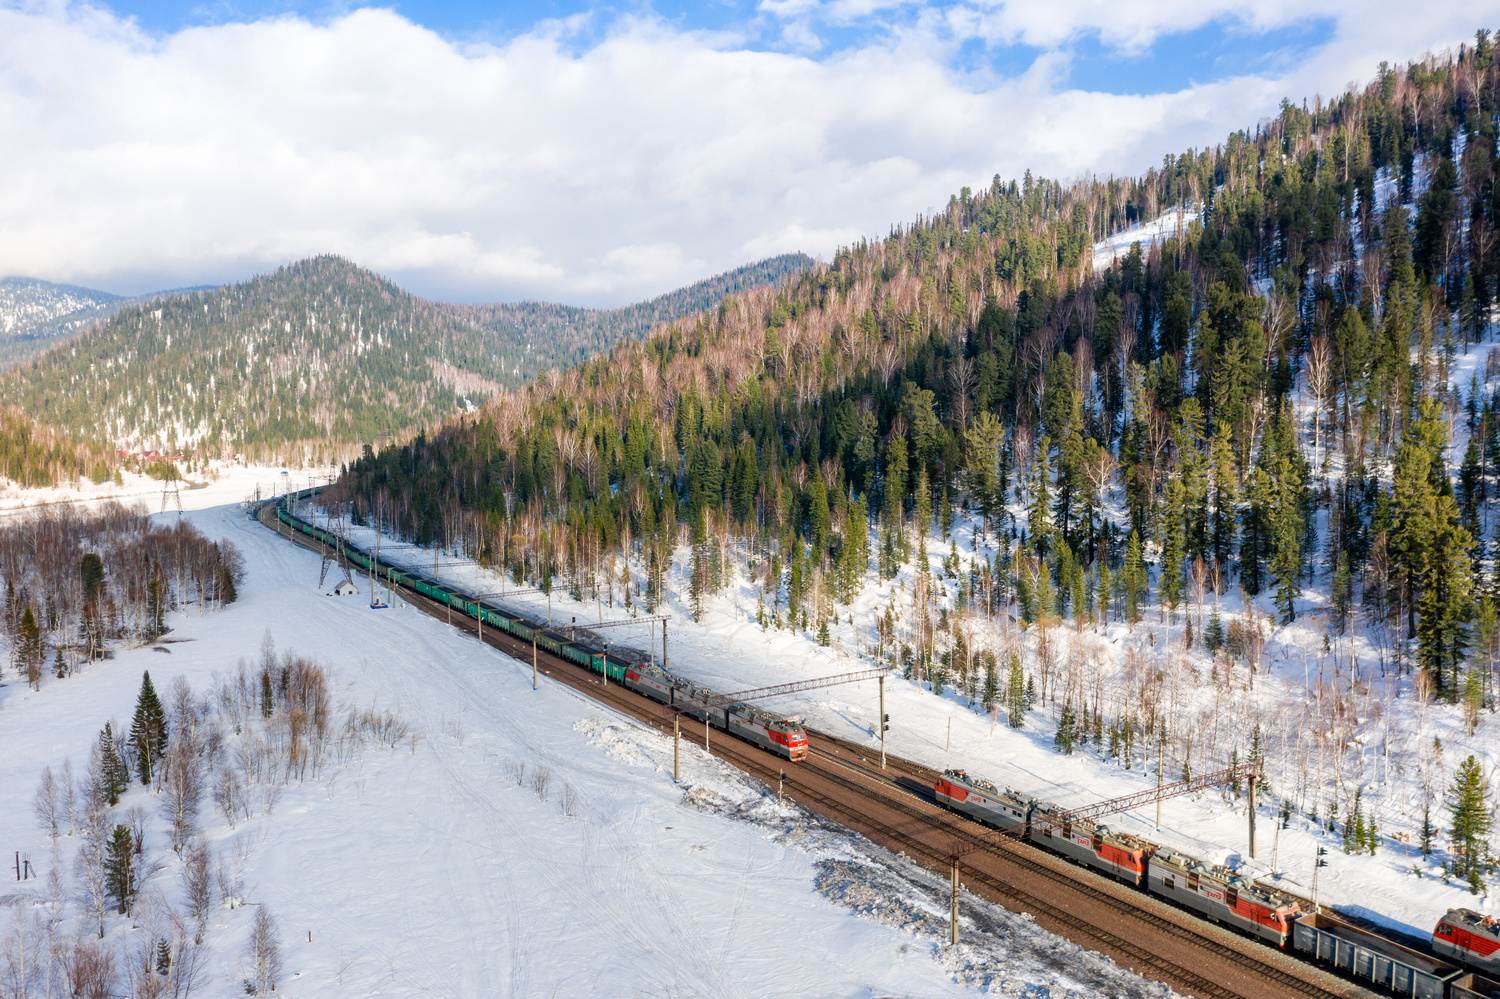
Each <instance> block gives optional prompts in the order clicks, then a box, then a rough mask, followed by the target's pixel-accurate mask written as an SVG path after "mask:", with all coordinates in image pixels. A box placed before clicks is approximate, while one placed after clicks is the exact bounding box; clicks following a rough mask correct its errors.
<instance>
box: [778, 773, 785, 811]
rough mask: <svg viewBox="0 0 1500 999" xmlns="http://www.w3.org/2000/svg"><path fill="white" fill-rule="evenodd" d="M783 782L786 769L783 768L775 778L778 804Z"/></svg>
mask: <svg viewBox="0 0 1500 999" xmlns="http://www.w3.org/2000/svg"><path fill="white" fill-rule="evenodd" d="M785 784H786V771H785V770H783V771H781V775H780V776H779V777H777V778H776V804H778V805H779V804H781V790H782V787H783V786H784V785H785Z"/></svg>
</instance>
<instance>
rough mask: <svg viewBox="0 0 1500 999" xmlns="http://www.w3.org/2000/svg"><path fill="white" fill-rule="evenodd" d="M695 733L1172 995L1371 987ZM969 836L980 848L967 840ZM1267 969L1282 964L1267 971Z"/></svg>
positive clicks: (570, 679)
mask: <svg viewBox="0 0 1500 999" xmlns="http://www.w3.org/2000/svg"><path fill="white" fill-rule="evenodd" d="M268 514H269V516H268ZM257 518H258V519H259V520H260V521H261V522H262V523H263V524H264V525H265V526H266V527H268V528H270V529H272V530H276V531H277V533H278V534H281V535H282V536H283V537H285V538H287V539H288V540H291V541H293V542H295V543H297V544H300V545H302V546H303V547H305V548H308V549H309V550H312V551H319V549H320V546H319V545H318V543H317V542H315V541H313V540H312V539H310V538H307V537H305V536H303V535H301V534H290V533H287V532H284V531H282V530H281V529H280V528H279V525H278V524H277V522H276V521H275V519H274V505H273V504H268V505H266V506H265V507H263V508H262V509H261V510H260V511H259V512H258V513H257ZM396 588H397V589H399V590H401V591H402V595H403V598H404V599H405V600H406V601H407V602H408V603H410V604H411V605H412V606H414V607H417V608H418V609H420V610H422V611H423V612H424V613H427V614H429V615H430V616H432V617H435V618H437V619H439V620H449V619H450V617H451V615H450V612H449V609H448V608H447V607H445V606H442V605H440V604H438V603H437V602H435V601H432V600H429V599H428V598H427V597H425V596H423V595H421V594H419V593H416V592H413V591H410V590H407V589H406V588H404V587H402V586H401V585H400V584H399V583H398V584H396ZM451 623H452V624H453V625H454V626H455V627H459V628H460V629H461V630H464V631H466V632H467V633H469V634H477V631H478V629H477V626H476V624H475V622H474V621H473V620H472V619H469V618H467V617H458V618H453V619H452V620H451ZM483 638H484V642H485V643H486V644H488V645H490V646H492V647H494V648H496V649H498V650H500V651H502V652H505V653H506V654H508V655H510V656H511V657H513V658H515V659H517V660H519V661H521V662H522V663H526V662H528V661H529V659H530V656H531V654H532V652H533V647H532V646H531V645H530V643H527V642H523V641H520V640H519V639H516V638H514V637H513V636H511V635H508V634H506V633H504V632H501V631H498V630H496V629H485V630H484V636H483ZM536 655H537V661H538V672H539V673H540V674H541V675H543V676H546V677H548V678H549V679H551V680H553V681H555V682H561V683H564V684H566V685H567V686H569V687H572V688H573V689H575V690H576V691H578V692H579V693H581V694H583V695H585V696H587V697H589V698H591V699H593V700H596V701H599V702H601V703H603V704H606V705H608V706H609V707H611V708H614V709H615V710H618V711H620V712H621V713H622V714H626V715H629V716H630V717H632V718H635V719H636V720H638V721H641V722H644V723H645V724H648V725H650V726H651V727H653V728H655V729H658V730H660V731H663V732H668V733H670V732H671V731H672V728H673V712H672V711H671V710H670V709H668V708H666V707H665V706H663V705H660V704H658V703H657V702H655V701H652V700H650V699H648V698H646V697H642V696H641V695H638V694H636V693H634V692H633V691H630V690H628V689H626V688H624V687H622V686H620V685H619V684H603V683H601V681H600V679H599V678H598V677H597V676H596V675H594V674H593V673H591V672H589V671H587V670H585V669H583V668H582V667H579V666H576V665H574V664H573V663H570V662H567V661H565V660H563V659H561V658H558V657H554V656H552V655H551V654H550V653H548V652H546V651H545V650H540V651H538V652H537V653H536ZM698 728H699V726H698V725H697V723H693V724H691V725H686V726H683V728H682V736H683V738H685V739H687V740H688V741H689V742H690V743H693V744H695V745H700V746H703V748H705V749H706V750H708V751H709V752H710V753H711V754H712V755H715V756H718V757H719V758H720V759H723V760H725V761H726V762H729V763H731V764H732V765H734V766H735V767H737V768H738V769H740V770H741V771H743V772H744V773H746V774H749V775H750V776H752V777H755V778H757V779H759V780H761V781H762V782H764V783H766V784H767V785H771V784H775V783H777V781H778V777H779V776H780V775H782V774H785V788H786V791H787V793H788V794H789V795H790V796H791V797H792V798H793V800H795V801H797V802H799V803H800V804H802V805H803V806H804V807H806V808H808V809H809V810H810V811H812V812H813V813H815V814H818V815H820V816H822V817H824V818H827V819H830V820H832V821H834V822H836V823H838V824H840V825H842V826H845V827H846V828H849V829H851V830H853V831H855V832H858V833H860V834H862V835H864V836H865V837H866V838H868V839H870V840H871V841H873V842H876V843H878V844H880V845H882V846H885V847H887V848H889V849H892V850H895V851H899V852H901V853H903V854H904V855H906V856H908V857H910V858H911V859H912V860H913V861H915V862H917V863H918V864H920V865H921V866H923V867H925V868H927V869H928V870H931V871H933V872H935V873H940V874H943V875H945V876H946V875H947V874H948V872H949V871H950V870H951V867H952V864H953V857H954V855H955V853H956V852H957V851H958V850H960V849H964V850H968V851H969V852H968V853H966V855H965V856H963V857H962V858H961V859H960V860H959V861H958V867H959V873H960V877H961V878H962V879H963V880H964V882H965V884H966V887H967V888H968V890H969V891H970V892H971V893H972V894H974V895H977V896H979V897H982V898H985V899H987V900H989V901H992V902H996V903H998V904H1000V905H1001V906H1003V907H1004V908H1006V909H1008V910H1011V911H1013V912H1026V913H1030V914H1031V915H1032V917H1033V918H1034V919H1035V920H1036V922H1037V924H1038V925H1040V926H1042V927H1043V928H1044V929H1047V930H1049V931H1051V932H1054V933H1056V934H1058V935H1059V936H1062V937H1064V938H1066V939H1068V940H1071V941H1073V942H1074V943H1077V944H1079V945H1080V946H1083V947H1085V948H1087V949H1089V950H1093V951H1096V952H1098V953H1101V954H1104V955H1106V956H1108V957H1110V958H1111V959H1113V960H1114V961H1116V962H1117V963H1119V964H1120V965H1122V966H1123V967H1126V968H1128V969H1130V970H1131V971H1134V972H1136V973H1137V974H1141V975H1143V976H1145V977H1148V978H1152V979H1155V980H1157V981H1160V982H1163V983H1164V984H1166V985H1168V986H1169V987H1171V988H1172V989H1174V990H1176V991H1178V992H1182V993H1184V994H1188V995H1193V996H1200V997H1204V999H1281V997H1288V999H1291V997H1300V996H1309V997H1314V999H1375V993H1372V992H1369V991H1368V990H1366V989H1362V988H1360V987H1358V986H1355V985H1353V984H1351V983H1348V982H1346V981H1344V980H1342V979H1339V978H1337V977H1335V976H1333V975H1330V974H1328V973H1326V972H1324V971H1323V970H1322V969H1320V968H1316V967H1314V966H1312V965H1307V964H1305V963H1303V962H1300V961H1296V960H1292V959H1289V958H1287V957H1286V955H1283V954H1281V953H1280V952H1277V951H1274V950H1271V949H1270V948H1266V947H1264V946H1263V945H1261V944H1258V943H1256V942H1254V941H1251V940H1249V939H1248V938H1240V937H1237V936H1236V935H1234V934H1232V933H1230V932H1228V931H1226V930H1223V929H1221V928H1219V927H1213V926H1210V925H1208V924H1206V923H1203V922H1202V921H1201V920H1198V919H1196V918H1195V917H1190V916H1185V915H1182V914H1180V913H1179V912H1178V910H1176V909H1173V908H1171V907H1169V906H1167V905H1165V903H1161V902H1160V901H1159V900H1156V899H1154V898H1151V897H1150V896H1142V895H1140V894H1139V893H1138V892H1136V891H1135V890H1133V889H1129V888H1126V887H1125V886H1123V885H1117V884H1114V883H1113V882H1109V881H1107V880H1105V879H1103V878H1102V877H1100V876H1098V875H1095V874H1094V873H1093V872H1089V871H1084V870H1083V869H1082V868H1074V867H1070V866H1068V865H1067V863H1066V861H1064V860H1063V859H1062V858H1053V857H1052V856H1050V855H1048V854H1045V853H1043V852H1041V851H1039V850H1036V849H1035V848H1033V847H1030V846H1029V845H1026V844H1022V843H1019V842H1011V843H1006V842H1003V841H1002V840H1001V839H1000V837H998V836H997V835H996V832H995V830H991V829H988V828H986V827H982V826H979V825H978V824H976V823H973V822H971V821H969V820H968V819H966V818H964V817H961V816H959V815H957V814H955V813H953V812H949V811H947V810H945V809H942V808H941V806H939V805H937V804H936V802H935V801H933V799H932V798H931V795H930V792H925V791H924V787H923V786H924V785H926V786H927V787H930V785H931V783H932V781H933V780H935V778H936V776H937V774H936V771H934V770H931V769H930V768H928V767H924V766H922V765H921V764H917V763H913V762H912V761H909V760H903V759H900V758H899V757H893V756H888V757H887V771H886V772H882V771H881V769H880V767H879V764H878V762H872V761H870V760H869V759H868V756H869V754H870V749H869V747H867V746H861V745H859V744H857V743H854V742H850V741H848V740H845V739H839V738H835V737H831V736H825V735H820V734H817V733H809V736H810V738H809V756H808V759H807V760H806V761H805V762H803V763H801V764H789V763H788V762H787V761H785V760H782V759H781V758H780V757H777V756H773V755H772V754H770V753H768V752H765V751H764V750H761V749H759V748H758V747H755V746H753V745H751V744H749V743H746V742H742V741H741V740H738V739H735V738H733V737H732V736H730V735H728V734H727V733H719V734H718V738H717V739H714V740H713V741H712V743H711V745H710V740H709V738H707V737H705V734H704V733H703V732H700V731H697V729H698ZM891 771H893V772H894V775H893V774H892V773H891ZM976 843H982V844H983V845H980V846H978V847H977V848H975V844H976ZM1111 889H1113V890H1111ZM1117 893H1118V894H1117ZM1158 908H1159V909H1160V910H1161V911H1157V910H1158ZM1173 916H1178V917H1179V918H1180V919H1181V921H1180V922H1179V921H1178V919H1176V918H1173ZM1257 950H1258V951H1263V952H1264V953H1262V954H1257V953H1255V951H1257ZM1272 962H1277V963H1272ZM1280 963H1284V964H1285V965H1286V967H1278V966H1277V964H1280Z"/></svg>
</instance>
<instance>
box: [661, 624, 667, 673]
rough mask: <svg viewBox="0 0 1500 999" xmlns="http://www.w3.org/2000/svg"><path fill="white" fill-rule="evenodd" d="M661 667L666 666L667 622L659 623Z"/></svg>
mask: <svg viewBox="0 0 1500 999" xmlns="http://www.w3.org/2000/svg"><path fill="white" fill-rule="evenodd" d="M661 668H662V669H666V668H667V622H666V621H663V622H662V623H661Z"/></svg>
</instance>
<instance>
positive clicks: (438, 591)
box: [274, 490, 807, 761]
mask: <svg viewBox="0 0 1500 999" xmlns="http://www.w3.org/2000/svg"><path fill="white" fill-rule="evenodd" d="M314 492H315V490H303V491H302V492H298V493H293V494H291V495H289V496H286V497H283V498H281V499H279V500H276V501H274V502H275V503H276V517H277V519H278V520H279V521H280V522H281V523H282V524H284V525H286V526H287V528H289V529H291V530H294V531H297V532H298V533H300V534H303V535H305V536H306V537H309V538H311V539H313V540H314V541H318V542H320V543H322V544H324V545H327V546H329V547H331V548H334V549H336V550H338V549H342V550H343V551H344V552H346V553H347V554H348V557H349V561H350V562H353V563H354V564H355V565H357V566H359V568H360V569H361V570H363V571H365V572H368V573H372V574H373V575H374V576H376V577H377V578H378V579H380V580H382V581H384V582H386V583H388V584H390V585H392V586H401V587H405V588H406V589H408V590H412V591H414V592H416V593H420V594H421V595H422V596H424V597H426V598H428V599H429V600H433V601H436V602H437V603H440V604H442V605H444V606H446V607H451V608H453V609H454V610H456V611H458V612H459V613H460V614H463V615H465V616H467V617H471V618H475V619H477V620H479V621H481V622H482V623H483V626H484V627H486V628H492V629H494V630H496V631H501V632H504V633H505V634H507V635H510V636H512V637H513V638H518V639H520V640H521V641H523V642H535V643H536V646H537V648H538V649H540V650H542V651H543V652H549V653H551V654H552V655H554V656H558V657H560V658H562V659H566V660H567V661H568V662H571V663H575V664H576V665H579V666H582V667H583V668H584V669H587V670H590V671H592V672H594V673H598V674H600V675H601V676H603V677H605V678H606V680H607V681H608V682H612V683H618V684H621V685H623V686H625V687H626V688H627V689H629V690H633V691H635V692H636V693H638V694H642V695H644V696H646V697H649V698H651V699H652V700H653V701H658V702H660V703H662V704H667V705H673V706H676V707H678V708H679V709H680V710H681V711H682V712H683V713H684V714H686V715H687V716H688V717H690V718H695V719H697V720H698V721H702V722H706V723H707V724H709V725H712V726H713V727H715V728H718V729H720V730H722V731H724V732H727V733H729V734H730V735H734V736H738V737H739V738H741V739H744V740H745V741H746V742H750V743H753V744H755V745H757V746H759V747H760V748H762V749H764V750H766V751H767V752H771V753H775V754H776V755H778V756H783V757H786V758H787V759H789V760H793V761H797V760H805V759H807V730H806V729H805V728H803V727H802V725H801V724H800V723H799V722H796V721H793V720H791V719H788V718H781V717H778V716H777V715H773V714H770V713H768V712H766V711H762V710H760V709H759V708H755V707H752V706H750V705H748V704H739V703H734V702H732V701H727V700H726V699H725V698H724V697H723V696H721V695H719V694H716V693H715V692H714V691H712V690H709V689H707V688H705V687H700V686H698V685H697V684H695V683H692V682H690V681H688V680H685V679H683V678H682V677H679V676H675V675H673V674H672V673H670V672H668V671H667V670H665V669H663V668H662V667H660V666H657V665H656V664H654V663H646V662H636V661H634V660H631V659H628V658H626V657H624V656H621V655H618V654H613V653H611V652H610V651H609V649H608V647H606V646H604V645H603V644H602V643H597V642H595V641H593V640H592V639H591V638H589V637H588V636H587V635H581V634H579V633H578V631H577V630H575V629H571V628H563V629H554V628H551V627H549V626H548V625H546V624H544V623H541V622H538V621H532V620H530V619H528V618H526V617H523V616H521V615H520V614H516V613H513V612H510V611H505V610H501V609H500V608H497V607H495V606H493V605H492V604H490V603H487V602H486V601H484V600H480V599H477V598H475V597H472V596H470V595H469V594H466V593H462V592H460V591H459V590H456V589H454V588H453V587H451V586H449V585H448V584H446V583H444V582H442V581H441V580H440V579H437V578H435V577H433V576H429V575H426V574H424V573H421V572H418V571H416V570H414V569H411V568H407V567H403V566H398V565H396V564H394V563H392V562H390V561H388V560H387V559H384V558H380V557H378V556H376V555H374V554H371V553H370V552H367V551H365V550H364V549H363V548H361V547H359V546H358V545H355V544H351V543H350V542H349V541H348V540H347V539H344V538H341V537H339V536H338V535H336V534H334V533H333V532H331V531H327V530H324V529H323V528H321V527H318V526H317V525H316V524H312V523H309V522H308V521H306V520H303V519H302V518H301V517H299V516H297V514H296V512H295V503H296V502H298V501H300V500H304V499H308V498H310V497H311V496H312V495H313V493H314Z"/></svg>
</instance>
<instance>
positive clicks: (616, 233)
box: [0, 0, 1500, 306]
mask: <svg viewBox="0 0 1500 999" xmlns="http://www.w3.org/2000/svg"><path fill="white" fill-rule="evenodd" d="M1479 27H1492V28H1493V27H1500V0H1489V2H1487V3H1483V2H1475V0H1450V2H1445V3H1443V4H1430V5H1424V6H1423V8H1422V10H1421V12H1420V14H1417V13H1416V12H1414V10H1413V8H1412V7H1411V6H1410V5H1409V4H1408V3H1405V2H1402V0H1370V2H1366V3H1361V4H1353V3H1335V2H1331V0H1047V2H1037V0H961V2H955V3H939V4H933V3H922V2H903V0H832V2H821V0H760V2H742V0H719V2H714V0H710V2H706V3H702V4H689V3H684V2H680V0H664V2H661V3H655V4H652V3H623V4H615V5H596V4H590V3H586V2H556V3H554V2H548V0H536V2H521V3H510V4H503V5H500V4H492V3H482V2H477V0H463V2H457V3H440V2H435V0H414V2H410V3H398V4H394V5H388V6H362V5H360V4H358V3H354V2H347V0H343V2H327V0H156V2H153V0H121V2H119V3H116V4H114V5H105V4H97V5H91V4H87V3H76V2H68V0H0V134H3V135H4V136H5V142H4V144H3V146H0V150H3V151H0V274H9V275H24V276H30V277H40V278H45V279H48V280H54V281H65V282H70V283H75V284H81V285H85V286H89V287H95V288H101V289H103V290H106V291H113V292H116V293H120V294H139V293H144V292H148V291H152V290H156V289H160V288H169V287H182V286H187V285H199V284H211V283H219V282H224V281H233V280H240V279H243V278H246V277H249V276H251V275H253V274H255V273H259V272H262V271H265V270H267V269H271V268H274V267H275V266H277V265H278V264H281V263H285V262H289V261H293V260H297V259H301V258H303V257H307V256H311V255H313V254H316V253H325V252H326V253H338V254H341V255H343V256H345V257H348V258H349V259H351V260H353V261H354V262H356V263H358V264H360V265H362V266H366V267H369V268H372V269H374V270H376V271H379V272H380V273H382V274H385V275H387V276H389V277H391V278H392V279H394V280H396V281H397V282H398V283H400V284H401V285H402V286H404V287H407V288H409V289H411V290H412V291H414V292H416V293H418V294H421V295H424V296H427V297H429V298H434V299H442V300H448V301H465V302H480V301H515V300H519V299H527V298H530V299H544V300H551V301H561V302H566V303H569V304H575V305H589V306H614V305H621V304H625V303H628V302H632V301H638V300H641V299H644V298H648V297H651V296H653V295H656V294H660V293H662V292H665V291H668V290H671V289H673V288H677V287H680V286H682V285H684V284H688V283H691V282H692V281H695V280H698V279H700V278H703V277H707V276H709V275H712V274H715V273H719V272H722V271H724V270H728V269H730V268H732V267H735V266H738V265H739V264H742V263H746V262H749V261H752V260H757V259H760V258H763V257H766V256H770V255H772V254H776V253H783V252H790V251H797V250H800V251H803V252H806V253H810V254H813V255H815V256H821V257H823V258H825V259H826V258H828V257H831V256H832V254H833V253H834V252H835V251H836V250H837V248H838V247H839V246H841V245H846V244H848V243H850V242H852V241H855V240H858V239H860V238H862V237H879V236H882V235H884V234H886V233H887V232H888V231H889V229H890V227H891V225H892V224H893V223H896V222H900V221H905V220H909V219H911V218H913V217H914V216H915V215H917V214H918V213H922V212H927V211H931V210H933V209H935V208H939V207H941V206H942V205H944V204H946V202H947V200H948V197H949V195H950V194H952V193H955V192H957V191H958V190H959V188H960V187H962V186H965V185H967V186H970V187H975V188H977V187H981V186H984V185H987V184H988V183H989V181H990V179H991V178H992V177H993V176H995V175H999V176H1001V177H1002V178H1006V179H1009V178H1011V177H1019V176H1020V175H1021V174H1022V173H1023V172H1024V171H1025V170H1027V169H1030V170H1032V171H1033V172H1034V173H1037V174H1040V175H1043V176H1048V177H1056V178H1059V179H1062V180H1065V181H1066V180H1071V179H1074V178H1077V177H1079V176H1082V175H1085V174H1090V173H1092V174H1096V175H1108V174H1138V173H1142V172H1144V171H1145V170H1146V169H1147V168H1148V167H1150V166H1151V165H1153V164H1159V163H1160V162H1161V159H1162V157H1163V156H1164V155H1166V154H1167V153H1176V152H1180V151H1181V150H1183V149H1186V148H1189V147H1201V146H1204V145H1212V144H1214V143H1216V142H1220V141H1222V140H1223V138H1224V136H1225V135H1227V134H1228V133H1229V132H1230V131H1232V130H1234V129H1238V128H1250V127H1253V126H1254V125H1255V123H1256V122H1257V121H1259V120H1260V119H1262V118H1264V117H1267V116H1269V115H1271V114H1273V113H1274V111H1275V109H1276V107H1277V106H1278V104H1279V103H1280V101H1281V99H1282V98H1283V97H1290V98H1292V99H1293V100H1296V101H1299V102H1300V100H1301V99H1302V98H1304V97H1311V96H1313V95H1314V94H1323V95H1325V96H1327V95H1331V94H1335V93H1338V92H1341V91H1343V90H1344V89H1345V88H1346V87H1348V86H1349V85H1350V84H1360V85H1362V84H1363V82H1364V81H1366V80H1368V79H1369V78H1370V77H1371V76H1372V75H1373V74H1374V72H1375V69H1376V66H1377V65H1378V64H1379V62H1380V61H1381V60H1389V61H1392V62H1405V61H1408V60H1412V59H1417V58H1420V57H1421V56H1422V55H1423V54H1424V53H1425V52H1427V51H1429V50H1441V49H1444V48H1447V47H1449V46H1453V45H1457V44H1458V43H1460V42H1463V41H1466V40H1469V39H1472V37H1473V33H1474V30H1475V29H1476V28H1479Z"/></svg>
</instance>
